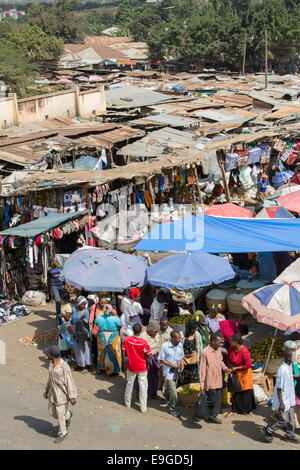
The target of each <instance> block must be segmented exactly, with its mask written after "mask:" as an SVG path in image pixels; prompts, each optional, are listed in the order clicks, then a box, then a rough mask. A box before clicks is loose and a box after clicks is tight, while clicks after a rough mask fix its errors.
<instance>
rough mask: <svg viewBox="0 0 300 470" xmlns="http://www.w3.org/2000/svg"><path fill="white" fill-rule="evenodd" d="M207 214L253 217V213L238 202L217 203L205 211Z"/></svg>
mask: <svg viewBox="0 0 300 470" xmlns="http://www.w3.org/2000/svg"><path fill="white" fill-rule="evenodd" d="M204 213H205V214H207V215H216V216H218V217H245V218H248V219H249V218H250V217H253V214H252V212H251V211H249V210H248V209H245V208H244V207H240V206H238V205H236V204H231V203H227V204H215V205H214V206H211V207H210V208H209V209H207V210H206V211H205V212H204Z"/></svg>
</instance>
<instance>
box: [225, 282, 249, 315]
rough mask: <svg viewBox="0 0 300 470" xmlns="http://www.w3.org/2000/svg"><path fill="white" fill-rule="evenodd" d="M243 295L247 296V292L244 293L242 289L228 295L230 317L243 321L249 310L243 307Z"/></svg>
mask: <svg viewBox="0 0 300 470" xmlns="http://www.w3.org/2000/svg"><path fill="white" fill-rule="evenodd" d="M243 297H245V293H242V292H241V290H240V289H236V290H235V292H232V293H230V294H228V295H227V297H226V301H227V305H228V318H229V319H230V320H235V321H242V320H243V319H244V317H245V316H246V315H248V312H247V310H246V309H244V307H242V299H243Z"/></svg>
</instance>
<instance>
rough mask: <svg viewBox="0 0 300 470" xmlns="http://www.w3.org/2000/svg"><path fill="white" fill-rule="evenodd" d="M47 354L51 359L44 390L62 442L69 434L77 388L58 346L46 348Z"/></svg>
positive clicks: (57, 440) (57, 441) (59, 441)
mask: <svg viewBox="0 0 300 470" xmlns="http://www.w3.org/2000/svg"><path fill="white" fill-rule="evenodd" d="M44 352H45V354H46V355H47V356H48V359H49V360H50V365H49V379H48V382H47V385H46V389H45V392H44V398H45V399H48V410H49V414H50V416H52V417H53V418H56V419H58V424H59V432H58V436H57V438H56V440H55V443H56V444H59V443H61V442H62V441H63V440H64V439H65V438H66V437H67V435H68V428H69V426H70V422H71V418H72V414H73V413H72V411H69V403H71V404H72V405H75V404H76V397H77V390H76V386H75V383H74V381H73V378H72V374H71V369H70V367H69V365H68V364H67V363H66V362H65V361H63V360H62V359H61V357H60V350H59V348H58V347H57V346H49V347H48V348H45V351H44Z"/></svg>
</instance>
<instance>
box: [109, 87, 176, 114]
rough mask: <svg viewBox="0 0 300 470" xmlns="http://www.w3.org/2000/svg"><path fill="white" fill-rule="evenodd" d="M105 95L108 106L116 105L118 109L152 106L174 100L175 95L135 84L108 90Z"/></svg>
mask: <svg viewBox="0 0 300 470" xmlns="http://www.w3.org/2000/svg"><path fill="white" fill-rule="evenodd" d="M105 97H106V104H107V107H108V108H111V107H114V108H118V109H123V108H140V107H142V106H151V104H155V103H159V102H161V101H172V100H173V99H174V97H173V96H170V95H165V94H163V93H158V92H157V91H151V90H147V89H145V88H139V87H135V86H124V87H120V88H113V89H111V90H107V91H106V92H105Z"/></svg>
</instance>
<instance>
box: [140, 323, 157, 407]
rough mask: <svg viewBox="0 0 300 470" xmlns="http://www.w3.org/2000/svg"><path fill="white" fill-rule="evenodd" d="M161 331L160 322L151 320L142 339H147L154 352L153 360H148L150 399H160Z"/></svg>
mask: <svg viewBox="0 0 300 470" xmlns="http://www.w3.org/2000/svg"><path fill="white" fill-rule="evenodd" d="M159 329H160V325H159V322H158V321H157V320H150V321H149V323H148V326H147V330H146V331H143V332H142V333H141V338H143V339H145V340H146V341H147V343H148V344H149V346H150V349H151V351H152V357H151V359H146V363H147V372H148V398H156V399H157V398H159V396H158V395H157V390H158V382H159V373H160V363H159V360H158V356H159V352H160V347H161V339H160V335H159V334H158V331H159ZM135 387H136V390H137V381H136V385H135Z"/></svg>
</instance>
